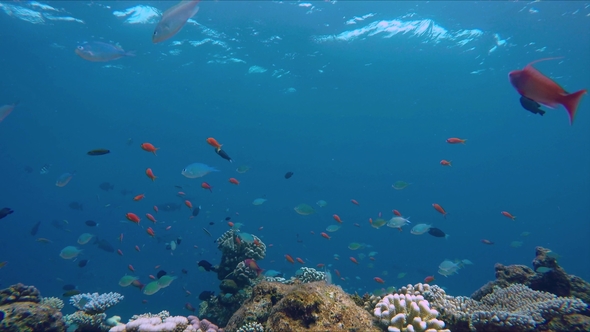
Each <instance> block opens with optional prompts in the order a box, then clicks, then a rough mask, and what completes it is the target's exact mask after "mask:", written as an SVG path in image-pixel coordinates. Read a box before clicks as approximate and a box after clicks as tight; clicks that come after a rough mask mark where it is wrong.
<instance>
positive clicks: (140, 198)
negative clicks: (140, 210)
mask: <svg viewBox="0 0 590 332" xmlns="http://www.w3.org/2000/svg"><path fill="white" fill-rule="evenodd" d="M144 197H145V195H144V194H139V195H137V196H135V197H133V200H134V201H136V202H137V201H141V200H142V199H143V198H144Z"/></svg>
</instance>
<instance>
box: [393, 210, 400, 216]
mask: <svg viewBox="0 0 590 332" xmlns="http://www.w3.org/2000/svg"><path fill="white" fill-rule="evenodd" d="M393 214H395V215H396V216H398V217H401V216H402V214H401V213H399V211H398V210H393Z"/></svg>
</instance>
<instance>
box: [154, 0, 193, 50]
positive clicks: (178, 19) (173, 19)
mask: <svg viewBox="0 0 590 332" xmlns="http://www.w3.org/2000/svg"><path fill="white" fill-rule="evenodd" d="M199 1H200V0H190V1H181V2H179V3H178V4H177V5H175V6H174V7H171V8H169V9H168V10H166V11H165V12H164V14H163V15H162V19H161V20H160V22H159V23H158V25H157V26H156V29H155V30H154V34H153V35H152V42H153V43H154V44H157V43H160V42H163V41H164V40H166V39H169V38H171V37H172V36H174V35H175V34H176V33H178V31H180V29H182V27H183V26H184V24H185V23H186V21H188V19H189V18H191V17H193V16H195V14H196V13H197V12H198V11H199V7H198V6H197V4H198V3H199Z"/></svg>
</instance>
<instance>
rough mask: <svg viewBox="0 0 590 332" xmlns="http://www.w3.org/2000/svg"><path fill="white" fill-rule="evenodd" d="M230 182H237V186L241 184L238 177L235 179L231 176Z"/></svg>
mask: <svg viewBox="0 0 590 332" xmlns="http://www.w3.org/2000/svg"><path fill="white" fill-rule="evenodd" d="M229 183H233V184H235V185H236V186H238V185H240V181H238V180H237V179H235V178H229Z"/></svg>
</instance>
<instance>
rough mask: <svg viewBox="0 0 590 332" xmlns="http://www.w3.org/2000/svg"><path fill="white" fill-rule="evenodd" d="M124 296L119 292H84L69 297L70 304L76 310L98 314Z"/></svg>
mask: <svg viewBox="0 0 590 332" xmlns="http://www.w3.org/2000/svg"><path fill="white" fill-rule="evenodd" d="M123 299H124V296H123V295H121V294H119V293H113V292H111V293H105V294H100V295H99V294H98V293H93V294H90V293H84V294H78V295H74V296H72V297H70V304H71V305H73V306H74V307H76V308H77V309H78V310H82V311H84V312H86V313H88V314H99V313H103V312H105V311H106V310H107V309H109V308H110V307H112V306H114V305H116V304H117V303H119V301H121V300H123Z"/></svg>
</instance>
